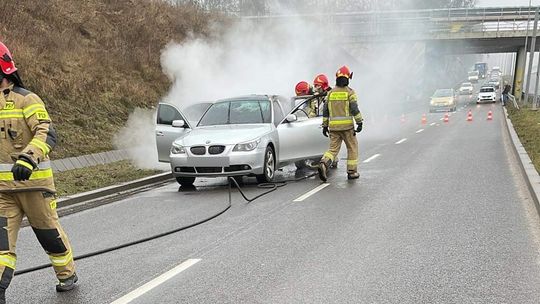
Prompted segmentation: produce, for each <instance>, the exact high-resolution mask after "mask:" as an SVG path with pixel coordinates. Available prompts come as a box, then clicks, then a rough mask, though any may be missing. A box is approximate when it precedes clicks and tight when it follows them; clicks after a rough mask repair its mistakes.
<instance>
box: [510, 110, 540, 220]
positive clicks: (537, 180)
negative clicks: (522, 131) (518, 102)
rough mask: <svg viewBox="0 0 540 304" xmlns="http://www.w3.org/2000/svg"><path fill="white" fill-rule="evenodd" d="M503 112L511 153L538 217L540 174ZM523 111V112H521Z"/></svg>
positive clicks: (539, 211)
mask: <svg viewBox="0 0 540 304" xmlns="http://www.w3.org/2000/svg"><path fill="white" fill-rule="evenodd" d="M503 110H504V117H505V123H506V127H507V130H508V132H509V133H510V138H511V140H512V143H513V148H514V149H513V151H514V152H515V153H516V156H517V157H518V159H519V160H520V161H519V165H520V168H521V170H522V173H523V176H524V177H525V181H526V183H527V187H528V188H529V191H530V192H531V196H532V198H533V200H534V204H535V206H536V210H537V212H538V214H539V215H540V174H538V171H536V168H535V167H534V165H533V163H532V161H531V158H530V157H529V154H528V153H527V151H525V148H524V147H523V145H522V144H521V141H520V140H519V137H518V135H517V133H516V130H515V129H514V125H513V124H512V121H511V120H510V118H508V111H506V108H504V107H503ZM521 111H525V110H521Z"/></svg>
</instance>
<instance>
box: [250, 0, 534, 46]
mask: <svg viewBox="0 0 540 304" xmlns="http://www.w3.org/2000/svg"><path fill="white" fill-rule="evenodd" d="M535 9H536V8H535V7H532V8H529V7H504V8H458V9H456V8H451V9H434V10H406V11H371V12H346V13H328V14H305V15H268V16H253V17H244V18H243V19H254V20H258V21H261V22H265V21H270V20H277V21H286V20H287V19H293V18H294V19H298V18H302V19H304V20H308V21H310V20H311V21H313V22H317V23H323V24H324V23H330V24H332V25H334V26H335V28H337V29H338V31H339V32H341V34H342V36H346V37H355V38H358V39H364V38H369V37H387V38H388V37H395V36H401V37H403V36H404V35H406V36H407V37H408V38H411V39H413V38H427V37H430V36H433V35H444V34H446V35H458V34H460V33H461V34H463V33H475V34H480V35H481V36H490V37H491V36H493V35H495V36H498V35H499V33H500V34H508V33H510V32H521V31H526V30H527V25H528V29H529V30H531V29H532V27H533V22H532V20H533V19H534V13H535Z"/></svg>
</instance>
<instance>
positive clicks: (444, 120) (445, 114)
mask: <svg viewBox="0 0 540 304" xmlns="http://www.w3.org/2000/svg"><path fill="white" fill-rule="evenodd" d="M448 117H449V116H448V113H444V118H443V122H449V121H450V119H449V118H448Z"/></svg>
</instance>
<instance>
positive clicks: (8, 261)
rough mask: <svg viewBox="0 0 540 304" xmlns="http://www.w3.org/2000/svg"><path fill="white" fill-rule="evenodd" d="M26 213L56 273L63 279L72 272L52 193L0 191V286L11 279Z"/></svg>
mask: <svg viewBox="0 0 540 304" xmlns="http://www.w3.org/2000/svg"><path fill="white" fill-rule="evenodd" d="M24 215H26V217H27V218H28V222H29V223H30V226H31V227H32V229H33V231H34V234H35V235H36V237H37V239H38V241H39V243H40V244H41V247H43V249H44V250H45V252H46V253H47V254H48V255H49V259H50V260H51V264H52V265H53V268H54V271H55V272H56V277H57V278H58V279H66V278H69V277H70V276H72V275H73V273H74V272H75V264H74V263H73V253H72V251H71V245H70V244H69V240H68V238H67V236H66V234H65V232H64V230H63V229H62V227H61V226H60V223H59V221H58V214H57V213H56V198H55V196H54V194H52V193H48V192H41V191H28V192H16V193H1V192H0V227H2V228H3V229H1V230H0V274H1V276H0V288H4V289H6V288H7V287H8V286H9V283H10V282H11V279H12V277H13V273H14V271H15V264H16V262H17V255H16V254H15V247H16V243H17V236H18V233H19V229H20V226H21V221H22V219H23V216H24Z"/></svg>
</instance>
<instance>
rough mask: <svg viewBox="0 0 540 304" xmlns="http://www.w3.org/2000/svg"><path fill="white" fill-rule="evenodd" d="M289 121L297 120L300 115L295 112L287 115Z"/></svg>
mask: <svg viewBox="0 0 540 304" xmlns="http://www.w3.org/2000/svg"><path fill="white" fill-rule="evenodd" d="M285 120H286V121H287V122H295V121H297V120H298V117H297V116H296V115H294V114H289V115H287V118H285Z"/></svg>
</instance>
